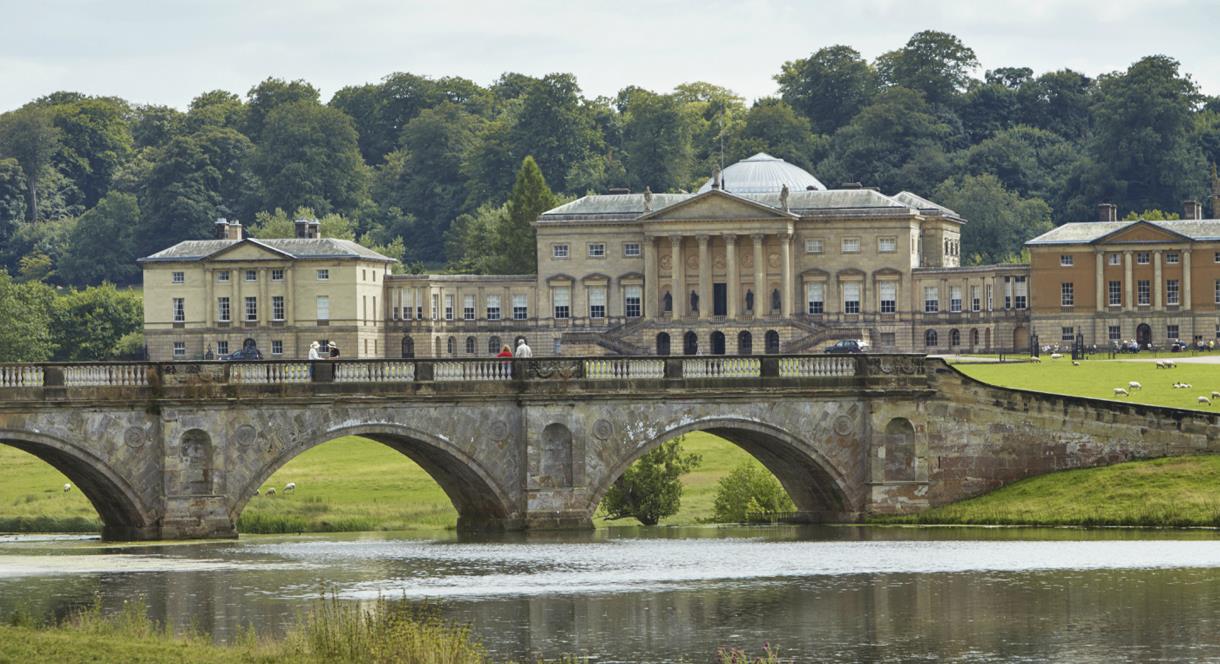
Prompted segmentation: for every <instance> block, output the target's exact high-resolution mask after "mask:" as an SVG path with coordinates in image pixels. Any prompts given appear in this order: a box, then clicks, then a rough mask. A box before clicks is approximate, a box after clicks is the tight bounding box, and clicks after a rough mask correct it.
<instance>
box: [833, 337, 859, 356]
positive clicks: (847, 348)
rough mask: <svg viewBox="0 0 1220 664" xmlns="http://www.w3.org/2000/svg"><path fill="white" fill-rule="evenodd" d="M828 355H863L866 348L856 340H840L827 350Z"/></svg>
mask: <svg viewBox="0 0 1220 664" xmlns="http://www.w3.org/2000/svg"><path fill="white" fill-rule="evenodd" d="M826 352H827V353H863V352H864V346H862V345H861V344H860V342H859V341H857V340H855V339H840V340H838V341H836V342H834V344H833V345H831V346H830V347H828V348H827V349H826Z"/></svg>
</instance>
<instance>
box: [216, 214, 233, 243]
mask: <svg viewBox="0 0 1220 664" xmlns="http://www.w3.org/2000/svg"><path fill="white" fill-rule="evenodd" d="M212 237H214V238H216V239H217V240H227V239H228V238H229V220H228V219H225V218H224V217H220V218H219V219H217V220H216V223H215V224H212Z"/></svg>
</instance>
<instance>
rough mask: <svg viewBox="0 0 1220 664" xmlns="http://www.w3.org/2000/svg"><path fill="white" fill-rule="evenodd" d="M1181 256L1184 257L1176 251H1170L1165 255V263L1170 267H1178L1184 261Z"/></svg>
mask: <svg viewBox="0 0 1220 664" xmlns="http://www.w3.org/2000/svg"><path fill="white" fill-rule="evenodd" d="M1181 256H1182V255H1181V254H1179V253H1178V252H1176V251H1170V252H1168V253H1166V254H1165V262H1166V263H1168V264H1170V265H1177V264H1178V262H1179V261H1181V260H1182V258H1181Z"/></svg>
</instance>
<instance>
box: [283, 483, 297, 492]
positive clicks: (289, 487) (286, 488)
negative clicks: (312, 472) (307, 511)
mask: <svg viewBox="0 0 1220 664" xmlns="http://www.w3.org/2000/svg"><path fill="white" fill-rule="evenodd" d="M296 490H297V483H296V482H289V483H287V484H285V485H284V493H288V492H289V491H296Z"/></svg>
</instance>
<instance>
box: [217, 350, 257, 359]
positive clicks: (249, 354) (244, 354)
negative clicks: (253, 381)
mask: <svg viewBox="0 0 1220 664" xmlns="http://www.w3.org/2000/svg"><path fill="white" fill-rule="evenodd" d="M220 359H222V360H233V361H235V362H240V361H245V362H253V361H256V360H261V359H263V353H262V351H260V350H259V349H257V348H243V349H241V350H239V351H234V352H232V353H229V354H228V355H222V356H221V357H220Z"/></svg>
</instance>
